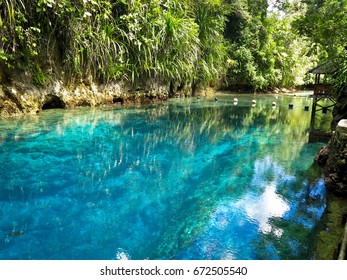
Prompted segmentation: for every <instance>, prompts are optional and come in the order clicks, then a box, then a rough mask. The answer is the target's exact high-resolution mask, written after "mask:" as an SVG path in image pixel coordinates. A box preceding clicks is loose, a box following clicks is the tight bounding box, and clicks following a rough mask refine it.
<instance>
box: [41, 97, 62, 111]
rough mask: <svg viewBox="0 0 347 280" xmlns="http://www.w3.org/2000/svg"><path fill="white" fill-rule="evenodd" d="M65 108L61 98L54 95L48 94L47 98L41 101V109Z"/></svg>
mask: <svg viewBox="0 0 347 280" xmlns="http://www.w3.org/2000/svg"><path fill="white" fill-rule="evenodd" d="M63 108H65V103H64V101H63V100H61V98H59V97H58V96H56V95H52V96H49V98H48V99H46V101H45V102H44V103H43V106H42V110H49V109H63Z"/></svg>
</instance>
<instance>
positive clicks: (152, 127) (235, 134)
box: [1, 99, 310, 258]
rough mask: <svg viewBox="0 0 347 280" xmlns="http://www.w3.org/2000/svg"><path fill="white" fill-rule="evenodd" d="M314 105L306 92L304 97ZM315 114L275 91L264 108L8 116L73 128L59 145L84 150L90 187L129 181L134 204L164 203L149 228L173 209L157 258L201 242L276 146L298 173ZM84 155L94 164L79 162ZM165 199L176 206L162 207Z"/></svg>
mask: <svg viewBox="0 0 347 280" xmlns="http://www.w3.org/2000/svg"><path fill="white" fill-rule="evenodd" d="M305 104H306V101H305V100H304V99H302V100H301V99H297V100H296V104H295V106H296V108H299V107H302V108H303V107H304V105H305ZM308 114H309V113H308V112H305V111H304V110H298V109H297V110H295V109H294V110H288V108H287V106H286V105H283V106H281V104H280V103H279V104H278V106H277V107H275V108H272V107H271V99H259V100H258V102H257V105H256V107H254V108H252V107H251V106H250V104H248V105H244V104H241V105H237V106H234V105H232V103H230V102H229V103H228V102H217V103H214V102H203V101H200V102H198V101H196V100H193V99H191V100H185V101H183V102H182V101H179V102H176V101H172V102H169V103H164V104H161V105H156V106H149V107H133V108H124V109H114V110H110V109H105V110H91V109H88V110H87V111H86V112H84V110H82V111H79V110H71V111H69V110H66V111H50V112H47V113H44V114H42V115H39V116H33V117H29V118H25V119H24V118H21V119H18V121H17V122H16V124H15V125H14V123H13V122H12V123H11V124H10V123H9V124H8V125H9V126H11V127H13V126H16V127H17V129H16V132H15V133H18V134H21V135H24V136H23V137H24V139H25V137H30V135H33V134H34V133H37V132H38V131H45V133H48V136H49V134H50V133H51V134H52V137H63V136H66V137H67V138H63V139H64V141H62V143H57V145H56V147H55V150H56V151H62V152H64V150H65V149H66V146H69V145H75V148H74V149H73V151H74V152H75V153H76V156H75V157H74V158H71V160H70V162H67V163H66V164H67V165H69V166H71V167H72V168H73V169H76V170H75V172H77V173H79V174H82V175H83V176H81V177H80V180H81V181H80V182H79V185H80V186H82V187H83V188H84V189H83V191H85V192H88V190H87V188H88V186H89V187H90V186H94V187H93V188H95V189H98V190H100V191H103V192H104V193H106V194H107V195H109V196H112V192H116V191H117V192H118V191H120V190H121V191H127V192H129V191H131V192H133V193H136V194H138V195H137V196H135V197H134V199H133V200H132V201H131V202H129V203H128V205H126V206H125V208H127V209H128V210H129V211H134V209H136V207H137V205H138V204H139V203H138V201H139V200H148V201H149V202H148V206H147V209H158V211H154V210H153V211H152V212H151V213H152V214H151V219H147V220H146V223H147V224H146V225H144V227H145V226H148V227H151V226H153V227H154V226H155V225H153V223H155V220H156V219H155V217H156V215H164V214H165V215H168V217H167V222H166V224H162V225H160V227H159V226H158V227H159V228H160V229H158V231H160V230H161V231H160V238H158V240H160V241H158V242H159V244H158V246H157V248H158V250H157V251H156V252H153V253H152V256H151V257H153V258H155V257H160V256H165V255H168V256H170V252H174V251H175V250H176V249H177V248H178V247H179V246H186V245H187V244H190V243H191V242H193V241H194V238H195V236H197V235H198V234H199V233H201V231H202V230H204V225H205V224H206V222H207V221H208V219H209V217H210V216H211V213H212V212H213V211H214V209H215V208H216V206H217V205H218V203H219V201H220V199H221V198H223V197H228V196H230V197H238V196H242V194H243V193H244V192H245V191H247V188H248V187H249V186H250V183H249V182H250V180H251V177H252V174H253V172H254V170H253V168H254V164H253V163H254V161H255V160H256V159H257V158H266V157H267V156H268V155H271V157H272V160H273V161H274V162H278V163H279V164H281V165H282V166H283V167H284V168H285V169H286V170H287V172H288V173H290V172H291V168H292V164H293V163H292V162H293V159H298V160H299V156H300V152H301V150H302V149H303V147H304V144H305V143H306V142H307V137H308V129H309V123H310V119H309V115H308ZM2 126H6V124H5V125H4V124H3V125H2ZM2 131H4V130H2ZM11 133H13V132H11ZM12 136H13V135H12V134H11V135H8V134H6V133H5V134H4V133H2V136H1V137H2V138H6V139H7V138H8V139H9V138H11V137H12ZM42 136H43V135H42ZM46 136H47V135H46ZM21 137H22V136H21ZM35 137H41V136H40V133H39V134H38V135H37V136H35ZM43 139H45V138H43ZM110 139H111V142H112V145H110ZM182 154H183V156H182ZM96 159H97V160H96ZM81 161H86V162H87V163H88V165H84V166H83V168H82V167H79V165H78V162H81ZM294 169H295V168H294ZM221 173H223V174H224V175H223V176H219V175H220V174H221ZM225 174H227V175H225ZM270 175H271V174H270ZM115 182H117V184H118V185H117V184H116V185H114V184H115ZM168 182H170V183H171V185H168V184H167V183H168ZM112 184H113V185H112ZM130 187H131V190H130V189H128V188H130ZM291 187H292V186H291ZM297 188H298V189H299V188H300V186H299V185H298V186H297ZM284 189H285V188H284ZM294 189H295V187H294ZM158 190H160V191H159V192H158ZM281 191H282V192H283V193H282V194H283V195H285V196H287V195H288V197H291V196H292V195H293V194H292V193H291V194H286V193H285V191H284V190H281ZM167 193H172V195H171V196H169V197H168V195H167ZM154 194H155V195H154ZM174 194H175V195H174ZM178 194H179V195H178ZM182 197H185V198H188V199H187V200H182ZM206 197H209V199H208V200H206ZM163 204H165V207H166V209H167V210H168V211H167V212H166V213H162V212H160V211H159V209H162V208H163V206H162V205H163ZM165 207H164V208H165ZM169 210H171V213H175V214H174V216H169V215H173V214H169V213H170V211H169ZM138 211H142V210H141V209H138ZM124 213H126V211H124ZM144 216H145V215H142V216H141V217H142V218H141V219H145V217H144ZM197 221H199V223H198V222H197ZM274 222H276V220H275V221H274ZM279 222H282V221H279ZM151 223H152V224H151ZM144 230H145V229H144ZM269 236H271V235H266V238H267V239H268V238H269ZM267 239H266V240H265V244H266V243H269V242H270V241H269V240H267ZM275 248H277V245H276V244H275Z"/></svg>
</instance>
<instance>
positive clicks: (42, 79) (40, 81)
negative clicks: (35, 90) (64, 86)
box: [32, 66, 48, 86]
mask: <svg viewBox="0 0 347 280" xmlns="http://www.w3.org/2000/svg"><path fill="white" fill-rule="evenodd" d="M33 72H34V73H33V77H32V79H33V82H34V84H36V85H38V86H44V85H45V84H46V82H47V80H48V77H47V75H46V73H45V72H43V71H42V69H41V68H40V67H39V66H36V67H35V71H33Z"/></svg>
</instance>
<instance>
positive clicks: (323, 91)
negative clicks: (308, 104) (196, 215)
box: [313, 84, 332, 95]
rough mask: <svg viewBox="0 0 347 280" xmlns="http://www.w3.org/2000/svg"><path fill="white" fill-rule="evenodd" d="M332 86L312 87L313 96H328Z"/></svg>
mask: <svg viewBox="0 0 347 280" xmlns="http://www.w3.org/2000/svg"><path fill="white" fill-rule="evenodd" d="M331 93H332V86H331V85H327V84H320V85H314V92H313V94H314V95H330V94H331Z"/></svg>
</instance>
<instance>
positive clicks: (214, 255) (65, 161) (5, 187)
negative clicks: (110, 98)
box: [0, 94, 328, 260]
mask: <svg viewBox="0 0 347 280" xmlns="http://www.w3.org/2000/svg"><path fill="white" fill-rule="evenodd" d="M234 98H238V102H234ZM253 99H256V104H255V105H253V106H252V100H253ZM273 102H276V106H272V103H273ZM289 103H293V109H289V108H288V104H289ZM311 104H312V99H310V98H309V97H307V96H306V95H303V96H300V94H299V95H298V96H297V97H294V96H280V97H276V96H274V95H266V96H265V95H256V96H254V95H235V94H228V95H226V94H220V95H218V101H217V102H215V100H214V98H207V99H203V98H201V99H200V100H198V99H196V98H192V99H173V100H170V101H168V102H164V103H162V104H159V105H152V106H140V107H128V108H123V107H116V108H100V109H90V108H84V109H76V110H47V111H44V112H43V113H41V114H39V115H36V116H26V117H17V118H9V119H4V120H0V259H63V260H70V259H137V260H142V259H195V260H198V259H206V260H208V259H214V260H216V259H241V260H247V259H312V258H314V250H315V239H316V236H317V229H318V228H319V225H320V223H319V222H320V220H321V217H322V214H323V212H324V209H325V187H324V182H323V180H322V179H321V178H320V177H321V175H320V173H319V171H317V169H316V168H314V167H313V166H312V163H313V160H314V157H315V156H316V154H317V151H318V149H319V148H320V147H321V146H322V145H323V144H322V143H308V138H309V126H310V112H307V111H305V110H304V106H305V105H309V106H310V108H311ZM325 122H326V123H328V121H325ZM322 123H324V120H323V122H322Z"/></svg>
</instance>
